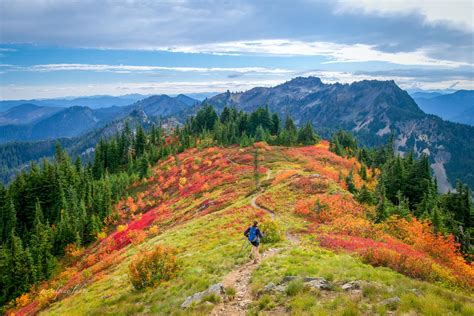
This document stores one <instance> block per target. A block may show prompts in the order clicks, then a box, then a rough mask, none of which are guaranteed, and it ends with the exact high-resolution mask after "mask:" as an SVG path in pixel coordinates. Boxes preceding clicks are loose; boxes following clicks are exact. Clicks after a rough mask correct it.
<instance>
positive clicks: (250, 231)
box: [244, 221, 263, 263]
mask: <svg viewBox="0 0 474 316" xmlns="http://www.w3.org/2000/svg"><path fill="white" fill-rule="evenodd" d="M257 225H258V223H257V221H254V222H253V225H252V226H250V227H249V228H247V229H246V230H245V232H244V236H245V237H247V238H248V240H249V242H250V243H251V244H252V249H251V250H250V256H251V258H253V259H254V263H257V262H258V261H259V260H260V253H259V252H258V246H259V245H260V238H263V235H262V233H261V232H260V229H258V226H257Z"/></svg>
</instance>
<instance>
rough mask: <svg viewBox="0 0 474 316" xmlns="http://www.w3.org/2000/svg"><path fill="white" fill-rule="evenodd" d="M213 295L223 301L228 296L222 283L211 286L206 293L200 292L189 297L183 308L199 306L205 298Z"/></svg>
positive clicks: (182, 305)
mask: <svg viewBox="0 0 474 316" xmlns="http://www.w3.org/2000/svg"><path fill="white" fill-rule="evenodd" d="M212 294H214V295H217V296H219V297H220V298H221V299H222V298H225V296H226V294H225V289H224V286H223V285H222V283H217V284H214V285H211V286H210V287H209V288H208V289H207V290H205V291H202V292H198V293H195V294H193V295H191V296H188V297H187V298H186V299H185V300H184V302H183V304H181V308H188V307H189V306H191V305H192V304H193V303H196V304H198V303H200V302H201V301H202V299H203V298H205V297H206V296H209V295H212ZM209 303H210V302H209ZM211 304H212V303H211Z"/></svg>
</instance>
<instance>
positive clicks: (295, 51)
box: [157, 39, 470, 67]
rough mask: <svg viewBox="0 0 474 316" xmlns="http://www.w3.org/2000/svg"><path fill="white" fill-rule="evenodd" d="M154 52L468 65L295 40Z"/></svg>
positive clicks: (357, 46)
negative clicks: (321, 57)
mask: <svg viewBox="0 0 474 316" xmlns="http://www.w3.org/2000/svg"><path fill="white" fill-rule="evenodd" d="M157 49H158V50H168V51H172V52H180V53H207V54H231V55H239V54H249V53H250V54H262V55H281V56H325V57H329V58H330V60H329V61H327V63H335V62H369V61H378V62H388V63H393V64H400V65H423V66H447V67H459V66H468V65H470V64H469V63H466V62H456V61H450V60H442V59H435V58H431V57H429V56H427V55H428V54H427V53H426V52H425V51H423V50H418V51H413V52H394V53H388V52H382V51H380V50H377V49H376V47H375V46H370V45H364V44H355V45H344V44H337V43H332V42H302V41H295V40H285V39H283V40H282V39H279V40H266V39H262V40H257V41H236V42H224V43H211V44H198V45H189V46H174V47H161V48H157Z"/></svg>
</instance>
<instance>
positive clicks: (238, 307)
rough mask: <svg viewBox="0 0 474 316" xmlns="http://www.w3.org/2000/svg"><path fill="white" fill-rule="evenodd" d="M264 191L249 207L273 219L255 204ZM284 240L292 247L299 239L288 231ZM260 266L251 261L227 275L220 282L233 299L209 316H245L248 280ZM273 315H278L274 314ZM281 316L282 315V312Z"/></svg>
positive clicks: (269, 253)
mask: <svg viewBox="0 0 474 316" xmlns="http://www.w3.org/2000/svg"><path fill="white" fill-rule="evenodd" d="M271 174H272V171H271V170H270V169H268V171H267V176H266V180H267V181H268V180H270V177H271ZM263 192H264V190H261V191H259V194H256V195H255V196H254V197H252V199H251V200H250V205H251V206H252V207H253V208H255V209H257V210H261V211H264V212H265V213H267V214H268V215H269V216H270V217H271V218H272V219H275V217H276V214H275V212H274V211H272V210H270V209H268V208H266V207H263V206H260V205H258V204H257V198H258V197H259V196H260V194H262V193H263ZM285 237H286V239H287V240H288V241H289V242H290V244H291V245H292V246H294V245H297V244H299V242H300V241H299V238H298V237H297V236H294V235H292V234H291V233H290V232H289V231H287V232H286V233H285ZM280 250H281V248H280V249H277V248H270V249H268V250H267V251H265V252H264V253H263V254H262V260H265V259H268V258H270V257H272V256H274V255H275V254H277V253H278V252H279V251H280ZM259 266H260V262H259V263H253V260H251V261H249V262H247V263H245V264H243V265H241V266H239V267H238V268H237V269H235V270H233V271H231V272H230V273H229V274H227V275H226V276H225V277H224V279H223V280H222V284H223V285H224V287H232V288H234V289H235V291H236V293H235V297H234V299H232V300H229V301H224V302H221V303H219V304H218V305H216V306H215V307H214V309H213V310H212V312H211V315H213V316H217V315H232V316H233V315H246V314H247V311H248V308H249V305H250V304H251V303H252V301H253V297H252V290H251V287H250V278H251V276H252V273H253V272H254V271H255V270H256V269H257V268H258V267H259ZM275 314H280V313H278V312H276V313H275ZM281 314H284V313H283V312H282V313H281Z"/></svg>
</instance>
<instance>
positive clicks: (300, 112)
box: [207, 77, 474, 192]
mask: <svg viewBox="0 0 474 316" xmlns="http://www.w3.org/2000/svg"><path fill="white" fill-rule="evenodd" d="M207 102H208V103H209V104H210V105H213V106H215V107H217V108H218V109H220V110H222V109H223V108H224V107H225V106H230V107H235V108H236V109H238V110H244V111H251V110H254V109H255V108H257V107H259V106H268V107H269V109H270V110H271V111H273V112H277V113H278V114H279V115H280V116H281V117H285V116H286V115H289V114H291V116H292V117H293V118H294V120H295V122H296V123H298V124H302V123H305V122H307V121H310V122H311V123H312V124H313V126H314V128H315V130H316V131H318V132H319V133H320V134H321V135H322V136H323V137H329V135H330V134H331V133H332V132H333V131H335V130H337V129H340V128H342V129H345V130H349V131H351V132H353V133H354V134H356V136H357V137H358V138H359V139H360V141H361V142H362V143H363V144H365V145H371V146H373V145H380V144H382V143H384V142H386V141H387V140H388V138H389V136H390V135H391V134H392V133H394V136H395V139H394V142H395V147H396V149H397V151H398V152H400V153H406V152H409V151H414V152H415V153H416V154H418V155H421V154H423V153H424V154H427V155H429V156H430V159H431V163H432V164H433V168H434V171H435V173H436V175H437V178H438V181H439V182H440V184H444V186H442V187H441V190H442V191H443V192H447V191H448V190H450V189H451V188H452V187H453V185H454V182H455V180H456V179H458V178H459V179H462V180H463V181H464V182H467V183H468V184H469V185H470V186H471V187H474V169H473V167H472V165H473V164H474V148H473V146H472V144H470V143H469V141H468V140H469V139H474V128H473V127H470V126H467V125H462V124H457V123H451V122H448V121H443V120H442V119H441V118H439V117H437V116H434V115H429V114H426V113H424V112H423V111H422V110H421V109H420V108H419V107H418V105H417V104H416V102H415V101H414V100H413V99H412V98H411V97H410V95H409V94H408V93H407V92H406V91H404V90H402V89H401V88H400V87H398V86H397V85H396V83H395V82H394V81H393V80H391V81H377V80H363V81H359V82H353V83H351V84H340V83H335V84H324V83H323V82H322V81H321V79H319V78H315V77H306V78H303V77H298V78H295V79H293V80H290V81H287V82H285V83H283V84H280V85H278V86H275V87H270V88H262V87H257V88H253V89H250V90H248V91H245V92H237V93H230V92H227V93H222V94H220V95H217V96H215V97H213V98H210V99H208V100H207ZM459 154H460V155H459Z"/></svg>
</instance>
